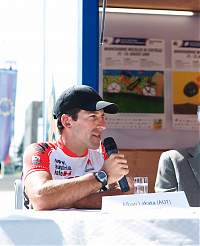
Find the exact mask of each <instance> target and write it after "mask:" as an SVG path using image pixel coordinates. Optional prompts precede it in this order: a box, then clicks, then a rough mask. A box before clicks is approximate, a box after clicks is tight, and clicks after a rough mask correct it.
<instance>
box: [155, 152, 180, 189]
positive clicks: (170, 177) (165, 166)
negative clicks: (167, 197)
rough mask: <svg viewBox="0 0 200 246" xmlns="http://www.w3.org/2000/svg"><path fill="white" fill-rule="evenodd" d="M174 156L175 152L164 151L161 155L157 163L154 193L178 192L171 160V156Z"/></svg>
mask: <svg viewBox="0 0 200 246" xmlns="http://www.w3.org/2000/svg"><path fill="white" fill-rule="evenodd" d="M174 155H176V151H175V150H170V151H166V152H163V153H162V154H161V156H160V159H159V163H158V171H157V177H156V182H155V192H167V191H176V190H178V183H177V179H176V173H175V170H174V165H173V162H172V159H171V156H174ZM174 159H175V158H174Z"/></svg>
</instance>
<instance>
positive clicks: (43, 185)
mask: <svg viewBox="0 0 200 246" xmlns="http://www.w3.org/2000/svg"><path fill="white" fill-rule="evenodd" d="M24 185H25V189H26V193H27V195H28V197H29V199H30V201H31V203H32V205H33V208H34V209H36V210H47V209H57V208H70V207H73V204H74V202H75V201H77V200H80V199H82V198H84V197H86V196H88V195H90V194H91V193H95V192H97V191H98V190H99V189H100V188H101V183H100V182H98V181H97V180H96V178H95V177H94V174H92V173H89V174H87V175H84V176H81V177H77V178H72V179H64V180H63V179H62V180H52V177H51V175H50V174H49V173H48V172H46V171H35V172H32V173H30V174H29V175H28V176H27V177H26V179H25V183H24Z"/></svg>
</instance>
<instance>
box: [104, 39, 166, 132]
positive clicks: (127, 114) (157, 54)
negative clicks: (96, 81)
mask: <svg viewBox="0 0 200 246" xmlns="http://www.w3.org/2000/svg"><path fill="white" fill-rule="evenodd" d="M164 61H165V58H164V41H163V40H160V39H144V38H124V37H123V38H122V37H107V38H105V40H104V45H103V51H102V70H103V86H102V87H103V98H104V99H105V100H108V101H111V102H114V103H116V104H117V105H118V106H119V109H120V113H119V114H117V115H108V116H107V125H108V127H110V128H126V129H162V128H164V123H165V120H164V119H165V117H164V78H165V74H164V68H165V62H164Z"/></svg>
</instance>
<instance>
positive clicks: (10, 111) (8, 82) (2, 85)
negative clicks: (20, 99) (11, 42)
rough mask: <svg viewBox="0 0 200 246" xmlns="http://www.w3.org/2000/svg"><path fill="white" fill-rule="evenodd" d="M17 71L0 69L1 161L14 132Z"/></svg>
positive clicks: (5, 154)
mask: <svg viewBox="0 0 200 246" xmlns="http://www.w3.org/2000/svg"><path fill="white" fill-rule="evenodd" d="M16 81H17V71H16V70H7V69H0V161H3V160H5V158H6V157H7V155H8V152H9V147H10V143H11V137H12V136H13V133H14V112H15V95H16Z"/></svg>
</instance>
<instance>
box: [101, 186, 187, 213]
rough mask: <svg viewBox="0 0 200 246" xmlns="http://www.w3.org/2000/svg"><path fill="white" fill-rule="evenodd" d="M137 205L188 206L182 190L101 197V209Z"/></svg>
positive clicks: (124, 207)
mask: <svg viewBox="0 0 200 246" xmlns="http://www.w3.org/2000/svg"><path fill="white" fill-rule="evenodd" d="M137 206H151V207H155V208H156V207H180V208H187V207H189V204H188V201H187V198H186V196H185V192H184V191H178V192H163V193H145V194H133V195H118V196H104V197H102V210H104V211H113V209H126V210H127V209H131V208H133V207H137Z"/></svg>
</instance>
